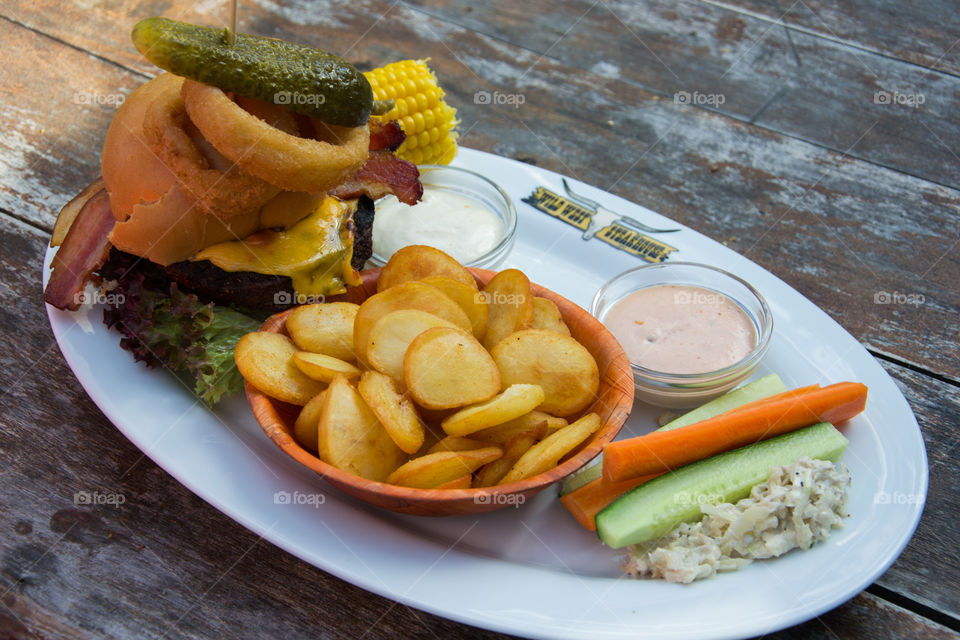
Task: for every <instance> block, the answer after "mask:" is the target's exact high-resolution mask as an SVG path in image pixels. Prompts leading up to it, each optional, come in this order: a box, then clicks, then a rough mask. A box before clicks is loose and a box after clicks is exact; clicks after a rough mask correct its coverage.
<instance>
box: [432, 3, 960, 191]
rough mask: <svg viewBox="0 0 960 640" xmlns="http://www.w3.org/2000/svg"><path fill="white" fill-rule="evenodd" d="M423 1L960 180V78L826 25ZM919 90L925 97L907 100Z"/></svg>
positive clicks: (738, 110) (673, 10)
mask: <svg viewBox="0 0 960 640" xmlns="http://www.w3.org/2000/svg"><path fill="white" fill-rule="evenodd" d="M415 4H417V5H418V6H419V7H420V8H421V9H422V10H423V11H426V12H428V13H430V14H431V15H436V16H439V17H442V18H443V19H445V20H450V21H452V22H455V23H457V24H461V25H464V26H466V27H469V28H471V29H475V30H477V31H479V32H481V33H487V34H489V35H492V36H495V37H497V38H501V39H504V40H506V41H508V42H511V43H514V44H517V45H520V46H523V47H526V48H529V49H531V50H533V51H535V52H536V53H537V54H539V55H543V56H544V57H548V58H552V59H556V60H559V61H562V62H563V63H565V64H568V65H570V66H572V67H575V68H578V69H581V70H584V71H592V72H594V73H597V74H599V75H604V76H608V77H616V78H619V79H622V80H624V81H625V82H629V83H632V84H638V85H640V86H642V87H644V88H647V89H649V90H651V91H654V92H656V93H658V94H660V95H661V96H663V97H665V98H667V99H668V100H686V103H687V104H697V103H698V102H699V104H700V106H702V107H704V108H708V109H714V110H717V111H719V112H720V113H724V114H726V115H730V116H732V117H735V118H737V119H740V120H746V121H750V122H754V123H756V124H758V125H760V126H763V127H765V128H770V129H772V130H775V131H778V132H782V133H785V134H787V135H790V136H793V137H797V138H800V139H803V140H808V141H811V142H814V143H816V144H818V145H823V146H825V147H827V148H829V149H832V150H834V151H839V152H842V153H847V154H849V155H851V156H853V157H856V158H862V159H865V160H868V161H870V162H875V163H877V164H880V165H883V166H888V167H893V168H896V169H898V170H901V171H905V172H907V173H911V174H913V175H919V176H920V177H924V178H928V179H931V180H934V181H937V182H940V183H941V184H945V185H948V186H953V187H957V186H960V177H958V174H957V172H956V170H955V167H956V165H957V164H958V161H957V157H956V155H955V151H954V150H953V149H952V148H951V147H950V145H951V142H950V141H951V140H952V139H955V138H956V137H957V134H958V133H960V117H958V116H957V114H956V110H955V109H954V105H955V104H956V102H957V96H958V92H960V78H956V77H954V76H950V75H946V74H942V73H936V72H930V73H927V72H924V70H922V69H918V68H917V67H915V66H914V65H912V64H908V63H904V62H902V61H899V60H896V59H891V58H887V57H885V56H882V55H878V54H872V53H870V52H866V51H860V50H854V49H852V48H851V47H849V46H846V45H843V44H840V43H837V42H832V41H829V40H824V39H823V38H820V37H817V36H814V35H808V34H805V33H801V32H793V33H791V34H787V32H786V31H785V30H784V29H783V28H781V27H774V26H773V25H771V23H770V22H769V21H766V20H762V19H757V18H754V17H751V16H750V15H748V14H738V13H734V12H732V11H729V10H727V9H723V8H721V7H718V6H714V5H713V4H704V3H702V2H696V1H686V2H671V1H667V0H647V1H644V2H633V1H628V0H617V1H614V2H604V3H587V2H583V1H581V0H566V1H564V2H556V1H555V0H538V1H536V2H523V3H518V2H509V1H507V0H501V1H499V2H496V3H494V4H493V5H488V6H484V7H475V3H472V2H470V1H469V0H415ZM801 4H802V3H801ZM795 6H796V5H795ZM797 11H802V9H797ZM571 16H576V17H577V21H576V23H575V24H572V22H571V19H570V17H571ZM956 35H960V33H958V34H956ZM914 97H915V98H914ZM888 98H889V99H890V101H891V102H890V103H884V102H883V101H884V100H886V99H888ZM914 99H915V100H916V101H922V104H919V105H916V106H905V105H904V104H897V103H896V101H898V100H914ZM877 101H879V102H880V103H879V104H878V103H877ZM907 115H909V117H907ZM871 123H873V124H872V126H871Z"/></svg>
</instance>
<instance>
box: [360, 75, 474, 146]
mask: <svg viewBox="0 0 960 640" xmlns="http://www.w3.org/2000/svg"><path fill="white" fill-rule="evenodd" d="M364 75H365V76H366V77H367V80H369V81H370V86H371V87H372V88H373V97H374V99H375V100H393V101H394V102H395V106H394V108H393V109H391V110H390V111H389V112H388V113H386V114H384V115H383V116H380V117H381V118H382V119H384V120H399V121H400V126H401V127H403V131H404V133H406V134H407V139H406V140H405V141H404V143H403V144H402V145H401V146H400V148H399V149H397V155H398V156H400V157H401V158H404V159H405V160H409V161H410V162H413V163H414V164H449V163H450V161H451V160H453V156H455V155H456V153H457V132H456V130H455V128H456V126H457V124H458V123H459V121H458V120H457V110H456V109H454V108H453V107H451V106H450V105H448V104H447V103H446V102H444V100H443V96H444V92H443V89H441V88H440V86H439V85H438V84H437V78H436V76H435V75H433V72H432V71H431V70H430V68H429V67H427V62H426V60H403V61H401V62H393V63H391V64H388V65H387V66H385V67H380V68H379V69H374V70H373V71H368V72H367V73H366V74H364Z"/></svg>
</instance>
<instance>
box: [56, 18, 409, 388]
mask: <svg viewBox="0 0 960 640" xmlns="http://www.w3.org/2000/svg"><path fill="white" fill-rule="evenodd" d="M145 23H147V24H146V26H144V25H145ZM228 35H229V34H228ZM134 42H135V43H136V44H137V45H138V48H140V49H141V51H143V52H145V53H147V54H148V57H150V59H151V60H153V61H154V62H157V63H158V64H160V65H161V66H162V67H164V68H166V69H168V72H166V73H162V74H161V75H159V76H157V77H156V78H154V79H152V80H150V81H148V82H147V83H146V84H144V85H143V86H141V87H139V88H138V89H137V90H135V91H134V92H133V93H132V94H131V95H130V96H129V97H128V98H127V99H126V100H125V101H124V103H123V104H122V105H121V107H120V108H119V109H118V110H117V113H116V114H115V116H114V118H113V120H112V121H111V124H110V127H109V129H108V131H107V135H106V138H105V141H104V146H103V151H102V155H101V171H102V178H100V179H98V180H97V181H95V182H94V183H93V184H91V185H90V186H89V187H87V188H86V189H84V190H83V191H82V192H81V193H80V194H79V195H78V196H77V197H76V198H74V199H73V200H72V201H71V202H70V203H68V204H67V206H65V207H64V209H63V210H62V211H61V214H60V216H59V217H58V221H57V224H56V226H55V228H54V234H53V237H52V239H51V246H59V249H58V251H57V254H56V255H55V257H54V259H53V263H52V265H51V266H52V273H51V275H50V279H49V281H48V283H47V286H46V288H45V291H44V299H45V301H46V302H47V303H49V304H51V305H52V306H54V307H56V308H58V309H63V310H77V309H79V308H80V307H81V306H82V305H83V304H84V303H85V302H89V301H90V300H91V299H96V300H98V301H101V302H106V307H105V309H104V322H105V323H106V324H107V326H109V327H111V328H114V329H116V330H118V331H119V332H120V333H121V334H122V339H121V346H122V347H123V348H125V349H127V350H128V351H130V352H131V353H132V354H133V355H134V358H135V359H136V360H139V361H143V362H145V363H146V364H147V365H149V366H165V367H167V368H169V369H171V370H173V371H175V372H178V373H185V374H186V375H188V376H190V377H192V378H193V379H194V382H195V389H196V391H197V393H198V395H199V396H200V397H201V398H202V399H204V400H205V401H206V402H208V404H213V403H215V402H216V401H218V400H219V399H220V397H221V396H223V395H224V394H228V393H231V392H234V391H238V390H239V389H241V388H242V381H241V379H240V376H239V374H237V372H236V369H235V366H234V364H233V346H234V345H235V343H236V340H237V339H239V337H240V336H241V335H243V334H244V333H247V332H249V331H252V330H256V329H257V328H258V327H259V324H260V322H261V321H262V320H263V319H264V318H265V317H266V316H267V315H269V313H271V312H275V311H278V310H282V309H285V308H288V307H290V306H293V305H294V304H297V303H303V302H313V301H322V300H323V299H324V298H325V297H327V296H331V295H337V294H340V293H343V292H344V291H345V290H346V287H347V286H350V285H355V284H359V283H360V280H359V274H358V273H357V272H358V270H359V269H361V268H362V266H363V264H364V263H365V262H366V260H367V259H368V258H369V257H370V255H371V253H372V228H373V217H374V206H373V202H374V200H376V199H377V198H379V197H381V196H384V195H387V194H393V195H396V196H397V197H398V198H399V199H400V200H401V201H403V202H407V203H409V204H413V203H415V202H417V201H418V200H419V198H420V196H421V195H422V192H423V188H422V186H421V185H420V181H419V173H418V171H417V168H416V166H415V165H414V164H412V163H410V162H408V161H406V160H402V159H400V158H398V157H397V156H396V155H395V153H394V152H395V151H396V149H397V148H398V147H399V146H400V144H401V143H402V142H403V140H404V138H405V135H404V132H403V130H402V128H401V127H400V126H399V124H398V123H397V122H396V121H383V120H382V119H371V118H370V115H371V111H374V110H376V109H377V105H375V104H374V102H373V100H372V92H371V89H370V85H369V83H367V81H366V79H365V78H364V76H363V74H360V73H359V72H358V71H356V69H355V68H353V67H352V65H349V64H348V63H346V62H344V61H342V60H340V59H339V58H337V57H336V56H333V55H332V54H327V53H326V52H318V51H317V50H314V49H310V48H307V47H300V46H298V45H291V44H290V43H282V42H280V41H275V40H270V39H266V38H255V37H253V36H241V35H239V34H238V35H235V36H231V37H230V38H229V39H227V38H226V37H225V36H224V34H223V33H222V32H221V31H218V30H213V29H208V28H204V27H196V26H194V25H184V24H183V23H175V22H173V21H169V20H165V19H151V20H150V21H144V22H141V23H140V24H138V25H137V27H135V29H134ZM177 47H179V49H178V48H177ZM191 60H192V62H191ZM304 60H306V61H308V62H309V63H310V64H305V63H304ZM184 61H186V62H184ZM198 61H199V62H200V63H202V64H197V63H198ZM210 68H214V69H216V68H225V69H231V70H234V71H235V70H236V69H238V68H240V69H241V70H242V71H243V73H241V74H239V75H237V74H235V76H236V77H222V76H229V74H221V75H217V74H215V73H213V74H211V72H210ZM198 69H199V71H198ZM251 79H253V80H255V81H252V80H251ZM291 90H292V91H291ZM265 92H266V93H265ZM271 92H272V94H271ZM269 95H272V96H274V99H273V100H265V99H264V98H265V97H269ZM291 95H297V96H299V95H307V96H310V95H312V96H315V97H316V96H326V97H328V98H329V97H331V96H332V98H333V99H329V100H314V101H313V104H310V103H309V102H310V101H303V100H291V98H290V96H291ZM284 98H286V99H284ZM305 103H306V104H305ZM380 107H381V110H384V108H383V105H380ZM90 287H94V290H95V291H97V289H98V291H97V293H98V295H96V296H91V295H90V294H91V291H90Z"/></svg>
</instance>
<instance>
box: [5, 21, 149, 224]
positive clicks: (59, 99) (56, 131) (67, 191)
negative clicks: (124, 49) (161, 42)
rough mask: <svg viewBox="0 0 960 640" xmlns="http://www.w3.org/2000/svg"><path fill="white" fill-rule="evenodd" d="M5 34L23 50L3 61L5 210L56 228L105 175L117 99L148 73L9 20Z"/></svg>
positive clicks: (8, 42) (10, 47)
mask: <svg viewBox="0 0 960 640" xmlns="http://www.w3.org/2000/svg"><path fill="white" fill-rule="evenodd" d="M0 41H2V42H3V43H4V47H6V48H7V50H8V51H16V52H17V56H16V57H15V58H9V59H5V60H4V64H3V65H0V123H2V128H3V132H4V134H3V136H2V137H0V209H4V210H6V211H10V212H11V213H13V214H15V215H17V216H18V217H20V218H22V219H27V220H30V221H32V222H34V223H36V224H40V225H43V226H47V227H49V226H51V225H52V224H53V221H54V219H55V217H56V213H57V211H59V209H60V207H61V206H63V205H64V204H65V203H66V202H67V201H68V200H69V199H70V198H71V197H72V195H73V194H75V193H76V192H77V191H78V190H79V189H80V188H82V187H83V186H84V185H86V184H89V183H90V182H91V181H92V180H93V179H94V178H96V176H97V175H99V173H100V167H99V165H100V148H101V146H102V145H103V137H104V135H105V134H106V132H107V126H108V125H109V124H110V119H111V118H112V117H113V113H114V112H115V111H116V105H117V104H118V103H119V102H121V101H122V99H123V96H124V95H126V94H128V93H130V91H132V90H133V89H134V88H135V87H137V86H138V85H140V84H141V83H142V82H143V79H142V78H138V77H136V76H134V75H132V74H131V73H129V72H128V71H125V70H123V69H118V68H117V67H115V66H113V65H111V64H109V63H105V62H103V61H101V60H97V59H96V58H94V57H93V56H91V55H88V54H86V53H83V52H80V51H77V50H75V49H72V48H70V47H66V46H64V45H63V44H62V43H59V42H56V41H54V40H51V39H49V38H46V37H43V36H41V35H38V34H36V33H33V32H31V31H29V30H27V29H24V28H23V27H20V26H18V25H15V24H11V23H10V22H8V21H6V20H0Z"/></svg>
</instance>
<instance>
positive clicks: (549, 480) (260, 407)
mask: <svg viewBox="0 0 960 640" xmlns="http://www.w3.org/2000/svg"><path fill="white" fill-rule="evenodd" d="M470 272H471V273H472V274H473V276H474V277H475V278H476V280H477V282H478V283H479V284H480V285H481V286H483V285H484V284H486V283H487V282H489V281H490V279H491V278H492V277H493V276H494V275H495V272H493V271H487V270H484V269H470ZM361 276H362V277H363V284H362V285H360V286H358V287H352V288H351V289H350V290H349V291H348V292H347V293H346V294H344V295H342V296H339V297H337V298H336V299H337V300H345V301H348V302H355V303H357V304H360V303H361V302H363V301H364V300H366V299H367V298H368V297H370V296H372V295H373V294H374V293H376V292H377V278H378V277H379V276H380V270H379V269H370V270H368V271H364V272H363V273H362V274H361ZM532 291H533V294H534V295H535V296H541V297H544V298H549V299H550V300H553V302H554V303H556V305H557V307H558V308H559V309H560V313H561V314H562V315H563V319H564V321H566V323H567V326H568V327H570V333H571V334H572V335H573V337H574V338H576V339H577V340H578V341H579V342H580V343H581V344H582V345H583V346H584V347H586V348H587V350H588V351H590V353H591V354H593V357H594V358H595V359H596V361H597V366H598V367H599V369H600V388H599V390H598V392H597V398H596V400H595V401H594V402H593V404H592V405H591V406H589V407H588V408H587V409H586V411H584V413H589V412H595V413H597V414H598V415H599V416H600V418H601V421H602V426H601V427H600V429H598V430H597V431H596V432H595V433H594V434H593V436H592V437H591V438H590V439H589V440H588V441H586V442H585V443H584V444H582V445H580V447H578V448H577V449H576V450H574V451H573V452H572V453H571V454H570V455H568V456H567V457H566V458H564V459H563V460H561V462H560V464H559V465H558V466H556V467H554V468H553V469H550V470H549V471H545V472H544V473H541V474H539V475H536V476H533V477H531V478H527V479H526V480H523V481H521V482H514V483H511V484H506V485H498V486H494V487H484V488H479V489H414V488H410V487H398V486H396V485H392V484H386V483H384V482H375V481H373V480H367V479H365V478H361V477H359V476H355V475H353V474H351V473H347V472H345V471H341V470H340V469H337V468H335V467H332V466H330V465H329V464H327V463H326V462H324V461H323V460H320V459H319V458H318V457H316V456H315V455H313V454H312V453H310V452H309V451H307V450H306V449H304V448H303V447H301V446H300V445H299V444H297V442H296V441H295V440H294V439H293V424H294V422H295V421H296V418H297V413H298V412H299V410H300V407H296V406H293V405H289V404H286V403H284V402H280V401H279V400H275V399H273V398H271V397H269V396H267V395H265V394H263V393H261V392H260V391H258V390H257V389H255V388H254V387H252V386H251V385H249V384H247V385H246V391H247V399H248V400H249V402H250V408H251V409H253V414H254V416H256V418H257V422H259V423H260V426H261V427H262V428H263V430H264V432H265V433H266V434H267V436H269V438H270V439H271V440H273V442H274V443H276V445H277V446H278V447H280V448H281V449H283V451H284V452H285V453H286V454H287V455H289V456H290V457H291V458H293V459H294V460H296V461H297V462H299V463H300V464H302V465H304V466H307V467H309V468H311V469H313V470H314V471H316V472H317V473H318V474H320V476H321V477H323V478H324V479H325V480H327V482H329V483H330V484H332V485H333V486H335V487H337V488H338V489H340V490H341V491H343V492H344V493H347V494H349V495H351V496H353V497H354V498H357V499H359V500H363V501H364V502H369V503H370V504H373V505H376V506H378V507H382V508H384V509H389V510H391V511H398V512H400V513H408V514H413V515H420V516H451V515H460V514H466V513H480V512H484V511H493V510H495V509H501V508H504V507H508V506H513V505H516V504H521V503H522V502H523V501H525V500H526V499H527V498H530V497H532V496H534V495H536V494H537V493H539V492H540V491H542V490H543V489H545V488H546V487H548V486H549V485H551V484H553V483H554V482H556V481H557V480H560V479H561V478H564V477H565V476H567V475H569V474H571V473H573V472H574V471H576V470H577V469H579V468H580V467H582V466H583V465H585V464H586V463H587V462H589V461H590V460H592V459H593V458H594V457H595V456H596V455H597V454H599V453H600V450H601V449H602V447H603V444H604V443H605V442H609V441H610V440H613V438H614V437H616V435H617V433H618V432H619V431H620V428H621V427H622V426H623V423H624V421H626V419H627V416H628V415H629V414H630V409H631V407H632V406H633V372H632V371H631V370H630V361H629V360H628V359H627V356H626V354H625V353H624V352H623V348H622V347H621V346H620V343H618V342H617V340H616V338H614V337H613V335H612V334H611V333H610V332H609V331H607V329H606V327H604V326H603V325H602V324H601V323H600V322H599V321H597V320H596V318H594V317H593V316H592V315H590V314H589V313H587V312H586V311H585V310H584V309H582V308H580V307H578V306H577V305H575V304H574V303H572V302H570V301H569V300H567V299H566V298H563V297H562V296H559V295H557V294H556V293H553V292H552V291H550V290H549V289H545V288H543V287H541V286H539V285H536V284H533V285H532ZM289 313H290V312H289V311H284V312H281V313H278V314H276V315H273V316H271V317H270V318H268V319H267V321H266V322H264V323H263V326H262V327H261V329H260V330H261V331H271V332H274V333H286V330H285V327H284V325H285V323H286V319H287V315H288V314H289ZM573 417H576V416H573ZM521 496H522V497H521Z"/></svg>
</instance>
